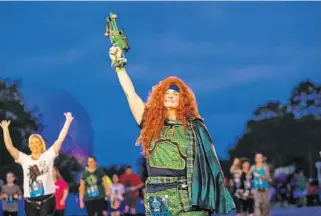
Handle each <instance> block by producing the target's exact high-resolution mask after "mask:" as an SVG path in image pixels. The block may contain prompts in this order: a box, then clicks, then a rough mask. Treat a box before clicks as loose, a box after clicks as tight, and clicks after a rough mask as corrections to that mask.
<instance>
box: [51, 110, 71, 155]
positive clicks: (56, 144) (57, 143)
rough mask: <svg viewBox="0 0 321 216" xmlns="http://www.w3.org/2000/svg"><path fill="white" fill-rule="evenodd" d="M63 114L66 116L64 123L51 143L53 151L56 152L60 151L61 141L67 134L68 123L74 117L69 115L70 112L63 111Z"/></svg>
mask: <svg viewBox="0 0 321 216" xmlns="http://www.w3.org/2000/svg"><path fill="white" fill-rule="evenodd" d="M64 115H65V117H66V121H65V124H64V126H63V128H62V130H61V131H60V134H59V136H58V139H57V140H56V141H55V142H54V144H53V148H54V151H55V153H56V154H58V153H59V152H60V149H61V146H62V143H63V142H64V140H65V138H66V136H67V134H68V131H69V127H70V124H71V122H72V120H73V119H74V117H73V116H72V115H71V113H70V112H67V113H64Z"/></svg>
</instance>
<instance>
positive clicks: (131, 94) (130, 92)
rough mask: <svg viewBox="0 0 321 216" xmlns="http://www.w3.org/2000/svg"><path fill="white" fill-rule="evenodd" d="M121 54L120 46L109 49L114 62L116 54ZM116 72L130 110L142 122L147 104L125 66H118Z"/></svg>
mask: <svg viewBox="0 0 321 216" xmlns="http://www.w3.org/2000/svg"><path fill="white" fill-rule="evenodd" d="M120 55H121V49H119V48H118V47H111V48H110V51H109V56H110V59H111V61H112V62H114V61H115V59H116V56H120ZM115 70H116V73H117V76H118V80H119V82H120V85H121V87H122V89H123V91H124V93H125V95H126V98H127V101H128V104H129V107H130V110H131V112H132V114H133V116H134V118H135V120H136V122H137V124H140V123H141V121H142V118H143V113H144V109H145V104H144V102H143V100H142V99H141V98H140V97H139V96H138V95H137V93H136V91H135V88H134V85H133V83H132V81H131V79H130V77H129V76H128V74H127V72H126V69H125V68H116V69H115Z"/></svg>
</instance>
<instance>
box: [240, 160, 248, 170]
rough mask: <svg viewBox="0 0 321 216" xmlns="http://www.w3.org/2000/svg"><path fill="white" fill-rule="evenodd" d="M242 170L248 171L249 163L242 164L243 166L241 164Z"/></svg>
mask: <svg viewBox="0 0 321 216" xmlns="http://www.w3.org/2000/svg"><path fill="white" fill-rule="evenodd" d="M242 168H243V170H249V169H250V163H249V162H247V161H246V162H244V163H243V164H242Z"/></svg>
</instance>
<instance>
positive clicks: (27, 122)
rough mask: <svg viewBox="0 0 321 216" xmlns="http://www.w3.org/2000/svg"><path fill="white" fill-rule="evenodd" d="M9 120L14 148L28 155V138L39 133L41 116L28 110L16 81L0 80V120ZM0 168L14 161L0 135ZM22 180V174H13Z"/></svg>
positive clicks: (34, 110)
mask: <svg viewBox="0 0 321 216" xmlns="http://www.w3.org/2000/svg"><path fill="white" fill-rule="evenodd" d="M3 119H7V120H11V124H10V133H11V138H12V142H13V144H14V146H15V147H16V148H17V149H19V150H21V151H23V152H26V153H29V148H28V144H27V143H28V138H29V136H30V135H31V134H32V133H34V132H40V131H41V130H42V128H43V125H42V124H41V122H40V120H41V114H39V113H37V109H36V108H34V109H28V108H27V107H26V106H25V103H24V98H23V96H22V94H21V92H20V88H19V84H18V81H8V80H0V120H3ZM0 134H1V135H0V136H1V137H0V140H1V141H0V142H1V144H0V167H3V166H4V165H7V166H6V167H8V164H13V163H14V159H13V158H12V157H11V156H10V155H9V153H8V151H7V150H6V149H5V146H4V143H3V136H2V132H1V133H0ZM15 174H16V175H18V177H21V179H22V173H15Z"/></svg>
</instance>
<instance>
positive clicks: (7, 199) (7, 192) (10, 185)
mask: <svg viewBox="0 0 321 216" xmlns="http://www.w3.org/2000/svg"><path fill="white" fill-rule="evenodd" d="M14 181H15V175H14V174H13V173H12V172H8V173H7V184H4V185H2V186H1V195H0V198H1V199H2V207H3V216H18V200H21V198H22V193H21V190H20V187H19V186H18V185H16V184H15V182H14Z"/></svg>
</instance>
